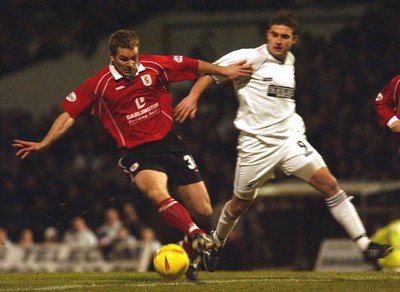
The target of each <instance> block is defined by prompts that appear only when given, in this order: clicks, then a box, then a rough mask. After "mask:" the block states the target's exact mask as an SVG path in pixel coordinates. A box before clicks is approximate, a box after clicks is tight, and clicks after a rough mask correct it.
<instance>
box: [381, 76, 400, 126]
mask: <svg viewBox="0 0 400 292" xmlns="http://www.w3.org/2000/svg"><path fill="white" fill-rule="evenodd" d="M375 110H376V112H377V114H378V117H379V124H380V125H381V126H382V127H384V126H385V125H386V123H387V122H388V121H389V120H390V119H391V118H393V117H394V116H397V117H398V118H399V119H400V75H398V76H396V77H394V78H393V79H392V80H391V81H390V82H389V83H388V84H386V86H385V87H384V88H383V89H382V90H381V91H380V92H379V94H378V96H377V97H376V99H375Z"/></svg>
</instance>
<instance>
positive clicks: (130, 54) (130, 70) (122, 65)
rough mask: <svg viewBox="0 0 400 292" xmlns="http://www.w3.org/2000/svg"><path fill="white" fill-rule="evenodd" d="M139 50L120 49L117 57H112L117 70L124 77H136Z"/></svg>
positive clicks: (135, 48)
mask: <svg viewBox="0 0 400 292" xmlns="http://www.w3.org/2000/svg"><path fill="white" fill-rule="evenodd" d="M138 60H139V48H138V47H134V48H133V49H126V48H120V47H119V48H118V49H117V53H116V54H115V56H111V62H112V63H113V65H114V67H115V69H116V70H117V71H118V72H119V73H120V74H121V75H122V76H124V77H126V78H129V79H131V78H132V77H134V76H135V75H136V72H137V70H138V64H139V61H138Z"/></svg>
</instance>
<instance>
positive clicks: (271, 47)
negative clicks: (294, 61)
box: [266, 25, 297, 61]
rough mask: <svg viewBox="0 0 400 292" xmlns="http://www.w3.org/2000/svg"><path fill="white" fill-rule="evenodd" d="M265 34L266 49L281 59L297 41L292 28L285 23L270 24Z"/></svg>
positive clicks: (282, 59)
mask: <svg viewBox="0 0 400 292" xmlns="http://www.w3.org/2000/svg"><path fill="white" fill-rule="evenodd" d="M266 35H267V47H268V51H269V52H270V53H271V55H272V56H274V57H275V58H277V59H278V60H281V61H284V60H285V58H286V55H287V52H288V51H290V49H291V48H292V46H293V45H294V44H295V43H296V42H297V36H294V35H293V30H292V29H291V28H290V27H288V26H286V25H272V26H271V29H270V30H267V33H266Z"/></svg>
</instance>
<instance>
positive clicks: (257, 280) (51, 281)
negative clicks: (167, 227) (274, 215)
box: [0, 271, 400, 292]
mask: <svg viewBox="0 0 400 292" xmlns="http://www.w3.org/2000/svg"><path fill="white" fill-rule="evenodd" d="M199 276H200V280H199V281H198V282H196V283H192V282H188V281H187V280H185V279H182V280H179V281H171V280H168V279H165V278H162V277H161V276H159V275H158V274H156V273H155V272H145V273H135V272H131V273H130V272H112V273H111V272H107V273H106V272H99V273H96V272H91V273H0V291H174V292H179V291H191V292H192V291H202V292H204V291H206V292H209V291H399V289H400V273H395V272H393V273H392V272H341V273H338V272H335V273H332V272H293V271H240V272H214V273H208V272H200V275H199Z"/></svg>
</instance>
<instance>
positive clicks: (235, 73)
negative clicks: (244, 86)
mask: <svg viewBox="0 0 400 292" xmlns="http://www.w3.org/2000/svg"><path fill="white" fill-rule="evenodd" d="M226 68H227V70H228V72H227V74H226V75H227V76H228V78H229V79H230V80H234V81H235V82H237V80H239V79H241V78H249V77H250V76H251V74H253V69H252V66H251V65H250V64H246V60H242V61H239V62H236V63H233V64H230V65H228V66H226Z"/></svg>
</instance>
